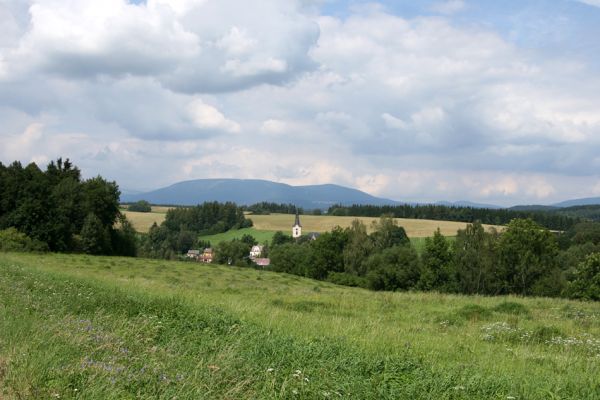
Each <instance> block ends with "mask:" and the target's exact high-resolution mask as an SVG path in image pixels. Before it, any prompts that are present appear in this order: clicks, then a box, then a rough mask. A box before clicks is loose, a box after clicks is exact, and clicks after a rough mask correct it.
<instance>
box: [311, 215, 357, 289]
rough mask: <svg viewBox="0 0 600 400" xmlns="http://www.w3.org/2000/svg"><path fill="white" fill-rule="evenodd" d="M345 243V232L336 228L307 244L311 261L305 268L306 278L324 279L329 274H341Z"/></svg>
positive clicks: (346, 235)
mask: <svg viewBox="0 0 600 400" xmlns="http://www.w3.org/2000/svg"><path fill="white" fill-rule="evenodd" d="M347 242H348V234H347V232H346V231H345V230H343V229H342V228H340V227H339V226H338V227H335V228H334V229H333V230H332V231H331V232H325V233H323V234H322V235H320V236H319V237H318V238H317V239H316V240H314V241H312V242H309V243H307V244H308V245H309V246H310V247H311V248H312V252H311V256H312V259H311V261H310V263H309V265H308V266H307V268H308V270H307V275H306V276H308V277H309V278H313V279H325V278H326V277H327V274H328V273H329V272H343V271H344V248H345V247H346V244H347Z"/></svg>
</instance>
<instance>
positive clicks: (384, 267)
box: [365, 246, 420, 290]
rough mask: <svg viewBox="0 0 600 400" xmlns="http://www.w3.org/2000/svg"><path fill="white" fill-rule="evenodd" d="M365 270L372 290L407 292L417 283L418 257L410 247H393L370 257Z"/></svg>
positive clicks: (418, 273) (418, 272)
mask: <svg viewBox="0 0 600 400" xmlns="http://www.w3.org/2000/svg"><path fill="white" fill-rule="evenodd" d="M365 269H366V271H367V274H366V280H367V285H368V287H369V288H370V289H372V290H408V289H411V288H414V287H415V286H416V285H417V282H418V281H419V275H420V265H419V256H418V254H417V252H416V251H415V249H414V248H413V247H412V246H394V247H390V248H387V249H385V250H383V251H382V252H380V253H376V254H373V255H372V256H370V257H369V258H368V259H367V260H366V261H365Z"/></svg>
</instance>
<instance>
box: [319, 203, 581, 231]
mask: <svg viewBox="0 0 600 400" xmlns="http://www.w3.org/2000/svg"><path fill="white" fill-rule="evenodd" d="M328 214H330V215H335V216H351V217H379V216H380V215H384V214H385V215H391V216H393V217H395V218H413V219H433V220H439V221H458V222H468V223H473V222H475V221H479V222H481V223H482V224H490V225H506V224H508V223H509V222H510V221H511V220H513V219H516V218H518V219H531V220H533V221H535V222H536V223H538V224H539V225H541V226H543V227H545V228H548V229H551V230H560V231H566V230H568V229H569V228H571V227H572V226H574V225H575V224H577V223H578V222H581V219H580V218H578V217H573V216H570V215H561V214H556V213H551V212H545V211H517V210H509V209H488V208H474V207H457V206H443V205H436V204H425V205H409V204H402V205H395V206H393V205H389V206H385V205H384V206H374V205H359V204H355V205H352V206H343V205H339V204H338V205H333V206H331V207H330V208H329V210H328Z"/></svg>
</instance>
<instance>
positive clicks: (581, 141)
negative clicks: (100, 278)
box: [0, 0, 600, 204]
mask: <svg viewBox="0 0 600 400" xmlns="http://www.w3.org/2000/svg"><path fill="white" fill-rule="evenodd" d="M319 1H320V0H317V1H316V2H314V1H312V0H302V1H300V0H298V1H296V0H285V1H283V0H265V1H261V2H254V3H244V2H239V1H235V0H220V1H213V0H206V1H192V0H178V1H176V2H171V1H167V0H160V1H159V0H148V2H147V3H146V4H144V3H142V4H140V5H135V4H130V3H129V2H126V1H125V0H108V1H107V2H103V3H98V2H92V1H91V0H79V1H74V0H68V1H66V2H65V1H58V0H30V2H31V5H32V7H31V12H30V13H29V11H28V9H27V7H23V5H22V4H20V5H19V6H18V7H17V6H16V4H17V2H10V3H9V5H8V6H4V4H3V5H0V119H1V120H2V121H3V124H2V127H1V128H0V145H1V148H0V155H1V157H2V161H3V162H9V161H12V160H13V159H15V158H19V159H21V160H24V161H30V160H33V159H35V160H41V161H43V160H48V159H52V158H54V157H57V156H65V157H66V156H71V157H72V158H73V159H74V160H75V161H76V163H78V165H81V166H82V168H84V171H89V173H91V174H94V175H95V174H97V173H101V174H104V175H106V176H107V177H109V178H112V179H116V180H118V181H119V182H120V183H121V185H122V186H123V187H125V188H133V189H135V188H146V189H150V188H152V187H154V186H160V185H163V184H168V183H172V182H174V181H178V180H181V179H188V178H196V177H243V178H265V179H273V180H279V181H283V182H287V183H292V184H312V183H330V182H333V183H338V184H345V185H350V186H355V187H358V188H361V189H363V190H366V191H368V192H372V193H376V194H379V195H382V196H386V197H389V198H395V199H400V200H411V201H414V200H428V201H434V200H440V199H448V200H464V199H468V200H475V201H477V200H485V201H488V202H496V201H497V202H499V203H503V204H510V203H514V202H525V201H531V202H533V201H539V202H550V201H552V200H553V199H557V198H558V196H563V195H564V193H573V195H574V196H573V197H575V195H577V196H579V195H581V196H582V197H585V195H586V193H588V194H589V193H590V190H592V191H593V190H596V189H594V188H595V187H596V185H598V180H599V179H600V177H599V176H598V174H596V173H595V172H594V171H597V170H598V169H597V167H598V162H600V161H599V159H598V156H597V154H598V148H599V146H600V116H599V114H598V112H597V110H598V105H599V104H600V95H599V93H600V79H598V76H597V74H596V73H594V70H593V68H591V67H590V66H588V65H586V64H585V63H583V62H582V61H581V60H578V59H577V58H576V57H572V55H571V54H569V55H565V56H562V55H560V54H557V55H554V56H552V57H550V56H548V55H547V54H542V53H535V52H533V51H531V50H530V49H524V50H523V49H520V48H519V46H518V44H516V42H510V41H508V40H506V39H505V38H504V37H503V36H502V35H501V34H499V33H497V32H494V31H493V30H492V29H491V28H489V27H487V26H486V25H483V24H466V25H461V24H460V23H459V22H457V21H453V20H452V16H450V15H448V16H446V17H439V16H435V17H431V16H429V17H428V16H418V17H415V18H402V17H399V16H396V15H392V14H391V13H389V12H388V11H386V10H385V8H383V7H381V6H370V7H358V8H354V9H353V10H354V11H351V12H350V14H349V15H347V16H344V18H336V17H332V16H319V15H318V14H317V13H316V10H318V8H316V7H317V6H316V5H315V4H317V3H318V2H319ZM24 3H25V2H23V4H24ZM437 5H438V6H440V7H442V8H440V9H439V10H438V11H436V12H442V11H444V10H445V13H446V14H449V13H451V12H458V11H460V8H461V7H464V2H459V1H450V2H439V3H437ZM3 7H4V8H3ZM444 7H446V8H445V9H444ZM7 10H8V11H7ZM461 18H462V16H461ZM44 157H45V158H44ZM149 160H152V161H149ZM140 166H143V167H142V168H140ZM559 188H560V190H559ZM525 199H528V200H525ZM561 199H562V198H561ZM557 200H560V199H557Z"/></svg>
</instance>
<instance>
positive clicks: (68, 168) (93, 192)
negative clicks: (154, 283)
mask: <svg viewBox="0 0 600 400" xmlns="http://www.w3.org/2000/svg"><path fill="white" fill-rule="evenodd" d="M119 195H120V192H119V188H118V186H117V184H116V183H115V182H108V181H106V180H104V179H103V178H102V177H100V176H98V177H95V178H91V179H87V180H83V179H82V178H81V172H80V171H79V169H78V168H77V167H76V166H74V165H73V164H72V163H71V162H70V161H69V160H68V159H67V160H65V161H63V160H62V159H60V158H59V159H58V160H57V161H56V162H54V161H52V162H51V163H50V164H48V166H47V168H46V170H45V171H42V170H41V169H40V168H39V167H38V166H37V165H36V164H35V163H31V164H29V165H27V166H26V167H23V166H22V165H21V163H20V162H18V161H15V162H14V163H12V164H11V165H9V166H4V165H3V164H2V163H0V229H2V230H6V229H7V228H14V229H16V230H17V231H18V232H20V233H22V234H24V235H25V236H26V237H27V238H29V239H31V240H32V241H34V242H35V243H36V248H38V249H40V248H42V247H45V248H47V249H48V250H51V251H60V252H65V251H77V252H86V253H90V254H118V255H135V253H136V234H135V231H134V230H133V228H132V226H131V224H130V223H129V222H128V221H127V219H126V218H125V217H124V216H123V215H121V213H120V212H119ZM7 235H8V236H6V237H11V238H12V239H15V238H16V236H15V235H14V232H12V233H7ZM12 239H11V240H12ZM40 246H41V247H40Z"/></svg>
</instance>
